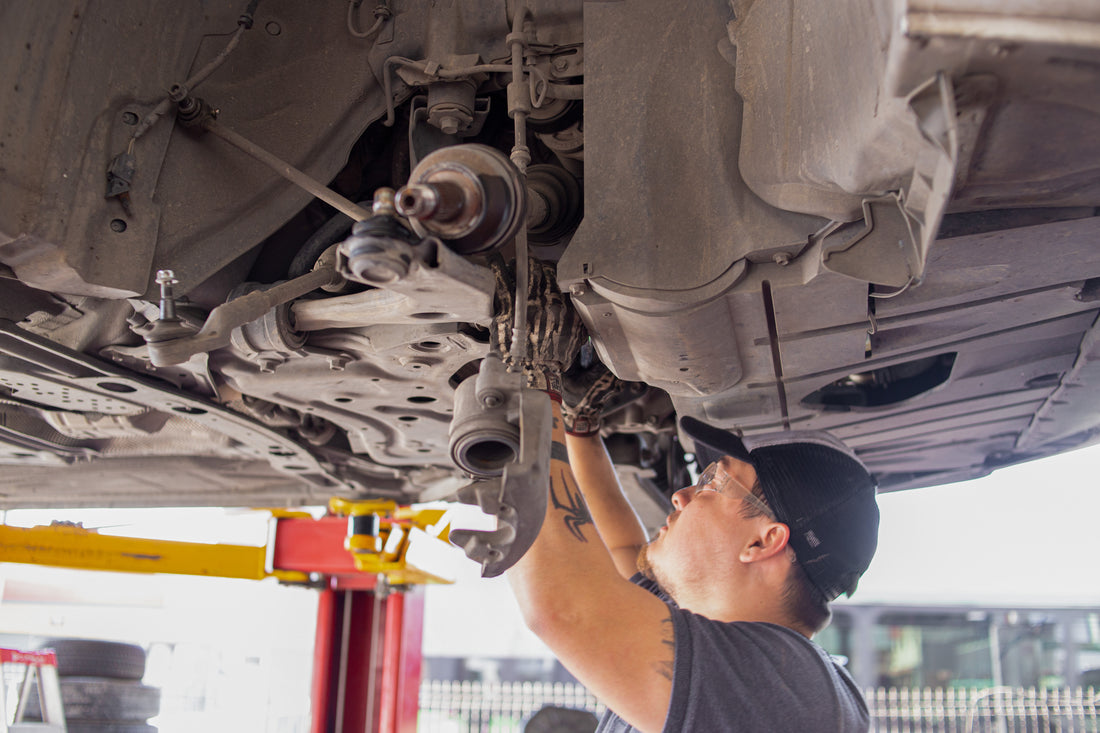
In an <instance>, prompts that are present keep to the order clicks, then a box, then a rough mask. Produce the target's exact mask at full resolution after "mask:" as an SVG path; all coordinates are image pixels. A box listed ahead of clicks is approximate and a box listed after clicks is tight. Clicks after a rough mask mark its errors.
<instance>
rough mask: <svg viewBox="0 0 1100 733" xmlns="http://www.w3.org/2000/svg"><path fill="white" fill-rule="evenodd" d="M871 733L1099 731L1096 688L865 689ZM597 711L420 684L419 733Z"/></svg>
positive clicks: (579, 700) (503, 686) (547, 697)
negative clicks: (560, 710)
mask: <svg viewBox="0 0 1100 733" xmlns="http://www.w3.org/2000/svg"><path fill="white" fill-rule="evenodd" d="M865 696H866V698H867V705H868V707H869V708H870V710H871V720H872V726H871V729H872V730H873V731H876V733H1100V691H1097V690H1094V689H1093V688H1088V689H1081V688H1076V689H1035V688H1030V689H1023V688H1008V687H996V688H988V689H953V688H922V689H910V688H885V687H879V688H875V689H870V690H867V691H866V692H865ZM546 705H554V706H558V707H566V708H575V709H579V710H589V711H591V712H593V713H595V714H596V715H600V714H602V713H603V706H602V705H600V704H599V702H597V701H596V698H594V697H593V696H592V695H591V694H589V692H588V690H586V689H585V688H584V687H582V686H581V685H575V684H563V683H543V682H503V683H483V682H448V681H440V680H429V681H425V682H423V683H422V684H421V686H420V715H419V719H418V723H417V731H418V733H522V731H523V724H524V722H525V721H526V720H527V719H528V718H529V717H530V716H531V715H533V714H534V713H535V712H537V711H538V710H540V709H541V708H542V707H543V706H546Z"/></svg>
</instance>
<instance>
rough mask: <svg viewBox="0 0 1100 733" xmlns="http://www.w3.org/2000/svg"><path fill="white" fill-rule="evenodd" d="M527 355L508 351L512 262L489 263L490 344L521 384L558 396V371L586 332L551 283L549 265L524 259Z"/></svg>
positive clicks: (512, 309)
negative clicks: (492, 282) (492, 286)
mask: <svg viewBox="0 0 1100 733" xmlns="http://www.w3.org/2000/svg"><path fill="white" fill-rule="evenodd" d="M528 262H529V264H530V267H529V269H528V273H529V274H528V288H527V304H526V305H527V353H526V355H525V356H524V357H523V358H517V357H515V356H514V355H513V348H512V327H513V325H514V324H515V297H516V282H515V274H514V269H513V267H514V266H513V265H511V264H505V263H503V262H501V261H494V262H493V263H492V270H493V275H494V276H495V279H496V303H495V306H496V307H495V312H496V315H495V316H494V317H493V325H492V330H491V332H490V345H491V346H492V348H493V349H494V350H496V351H499V352H500V354H501V356H502V357H503V359H504V363H505V364H507V365H508V369H509V371H513V372H514V371H520V372H522V373H523V375H524V377H525V378H526V380H527V386H528V387H530V388H531V389H538V390H542V391H544V392H549V393H550V394H551V396H552V397H556V398H558V399H560V398H561V373H562V371H563V370H564V369H565V368H566V367H568V366H569V365H570V364H571V363H572V362H573V360H574V359H575V358H576V356H577V352H578V351H580V348H581V344H582V343H584V341H585V340H586V339H587V338H588V333H587V332H586V331H585V329H584V325H583V324H582V323H581V320H580V317H579V316H578V315H577V312H576V310H574V309H573V306H572V304H571V303H570V302H569V298H568V296H566V295H564V294H563V293H562V292H561V291H560V290H558V286H557V277H556V274H555V271H554V268H553V266H552V265H550V264H548V263H545V262H540V261H538V260H536V259H534V258H530V259H529V260H528Z"/></svg>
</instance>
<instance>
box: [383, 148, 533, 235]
mask: <svg viewBox="0 0 1100 733" xmlns="http://www.w3.org/2000/svg"><path fill="white" fill-rule="evenodd" d="M526 199H527V190H526V187H525V186H524V185H523V181H522V179H521V176H520V173H519V171H518V170H516V168H515V166H514V165H512V163H511V161H509V160H508V158H507V157H505V156H504V155H503V154H502V153H500V152H499V151H497V150H495V149H493V148H491V147H489V146H487V145H476V144H469V145H452V146H449V147H445V148H441V149H439V150H436V151H435V152H433V153H431V154H429V155H428V156H427V157H425V158H424V159H423V160H422V161H420V163H419V164H418V165H417V166H416V168H414V169H413V172H412V175H411V176H409V183H408V185H406V186H405V187H404V188H402V189H401V190H399V191H398V192H397V200H396V208H397V211H398V212H399V213H400V214H402V215H403V216H407V217H409V218H410V219H415V220H416V221H418V222H419V223H420V224H421V226H423V227H424V229H425V230H427V231H428V232H429V233H431V234H434V235H435V236H437V237H439V238H440V239H442V240H443V241H444V242H445V243H446V244H447V246H449V247H450V248H451V249H453V250H455V251H456V252H458V253H460V254H478V253H482V252H488V251H490V250H492V249H495V248H497V247H499V246H501V245H503V244H504V243H505V242H507V241H508V240H509V239H511V238H512V237H514V236H515V235H516V233H517V232H519V230H520V227H521V226H522V225H523V223H524V212H525V210H526Z"/></svg>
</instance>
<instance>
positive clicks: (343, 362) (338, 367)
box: [328, 354, 348, 372]
mask: <svg viewBox="0 0 1100 733" xmlns="http://www.w3.org/2000/svg"><path fill="white" fill-rule="evenodd" d="M347 365H348V358H347V357H346V356H344V355H342V354H341V355H340V356H330V357H329V358H328V368H329V369H331V370H332V371H334V372H342V371H344V367H346V366H347Z"/></svg>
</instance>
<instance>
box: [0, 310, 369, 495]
mask: <svg viewBox="0 0 1100 733" xmlns="http://www.w3.org/2000/svg"><path fill="white" fill-rule="evenodd" d="M0 352H3V354H4V355H6V356H8V357H11V358H12V359H15V360H19V361H22V362H24V366H23V369H24V372H25V373H27V374H29V375H36V374H38V375H41V377H42V379H43V380H44V381H50V382H62V381H64V382H66V383H68V384H71V385H73V387H74V389H73V390H72V391H71V392H69V394H70V395H72V396H73V397H72V398H73V399H75V395H78V394H79V395H100V396H102V397H103V398H104V400H103V402H102V403H99V402H97V403H96V407H97V408H103V409H105V410H106V411H108V412H115V413H116V414H118V413H119V412H121V410H122V406H123V405H130V406H131V408H130V409H131V412H130V414H133V413H138V412H142V411H145V410H156V411H158V412H165V413H167V414H169V415H171V414H173V413H175V414H177V415H185V416H187V418H188V419H190V420H193V421H194V422H196V423H198V424H199V425H201V426H203V427H205V428H208V429H210V430H212V431H215V432H220V433H225V434H227V435H229V436H232V438H233V440H234V442H235V443H236V446H235V449H234V453H235V454H236V455H239V456H240V457H242V458H246V459H252V460H256V459H262V460H266V461H267V462H268V464H269V465H270V466H271V467H272V468H274V469H275V470H276V471H279V472H282V473H285V474H287V475H290V476H294V477H295V478H296V479H298V480H299V481H301V482H302V483H304V484H307V485H310V486H316V487H324V488H326V489H329V490H331V491H338V490H345V491H346V490H349V489H350V488H352V487H351V486H349V485H347V484H345V483H344V482H343V481H342V480H340V479H337V478H336V477H334V476H333V475H332V474H331V473H330V472H329V471H327V470H326V469H325V468H323V467H322V466H321V465H320V463H318V461H317V459H316V458H315V457H314V456H313V455H311V454H310V453H309V452H307V451H306V450H305V449H303V448H302V447H300V446H299V445H297V444H296V443H294V442H292V441H289V440H287V439H286V438H284V437H283V436H282V435H279V434H278V433H275V432H273V431H271V430H269V429H267V428H265V427H264V426H262V425H260V424H257V423H255V422H253V421H251V420H249V419H247V418H245V417H243V416H242V415H239V414H237V413H234V412H231V411H229V410H226V409H225V408H222V407H220V406H218V405H215V404H212V403H210V402H207V401H205V400H200V399H196V398H193V397H191V396H189V395H186V394H184V393H173V392H170V391H168V390H166V389H164V388H163V387H158V386H156V385H153V384H151V383H148V382H146V381H145V380H142V379H139V378H135V377H133V376H132V375H130V374H128V373H126V372H123V371H121V370H117V369H114V368H113V367H110V366H107V365H105V364H97V363H95V362H93V361H92V360H91V359H89V358H87V357H84V356H82V355H80V354H72V353H66V350H64V349H62V348H61V347H57V346H55V345H53V344H51V343H50V342H48V341H45V340H44V339H40V338H37V337H35V336H32V335H30V334H28V333H26V332H24V331H22V330H21V329H19V328H18V327H16V326H15V325H14V324H12V323H10V322H0ZM35 391H39V392H43V395H42V396H43V399H45V403H44V404H46V405H50V404H51V402H53V401H55V400H56V399H59V398H60V399H64V397H63V396H62V395H63V394H64V392H62V393H61V394H60V395H55V394H53V393H51V392H48V391H45V390H42V389H37V390H36V389H34V388H33V387H32V389H31V392H32V394H29V395H25V397H24V399H25V401H26V402H28V403H30V404H42V403H40V402H39V401H38V400H37V399H36V396H35V395H34V394H33V392H35ZM86 399H93V397H91V396H89V397H87V398H86ZM9 459H10V456H9Z"/></svg>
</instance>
